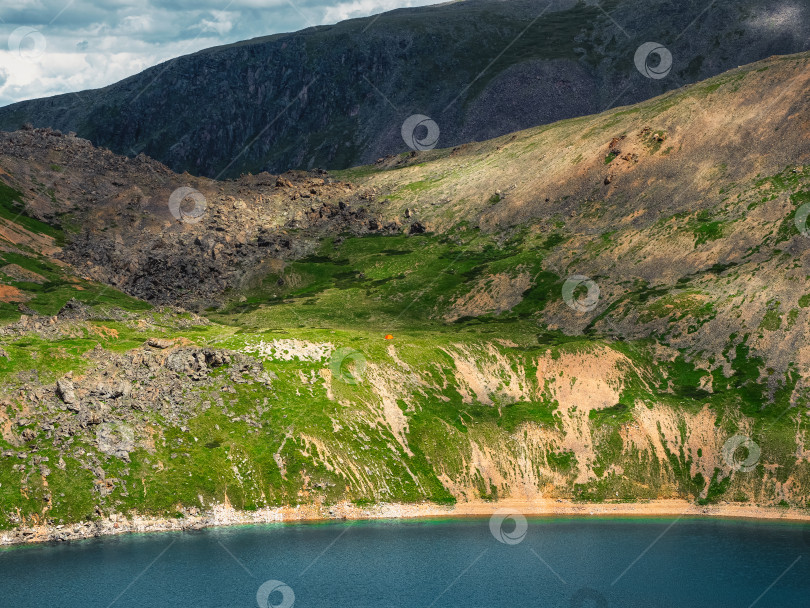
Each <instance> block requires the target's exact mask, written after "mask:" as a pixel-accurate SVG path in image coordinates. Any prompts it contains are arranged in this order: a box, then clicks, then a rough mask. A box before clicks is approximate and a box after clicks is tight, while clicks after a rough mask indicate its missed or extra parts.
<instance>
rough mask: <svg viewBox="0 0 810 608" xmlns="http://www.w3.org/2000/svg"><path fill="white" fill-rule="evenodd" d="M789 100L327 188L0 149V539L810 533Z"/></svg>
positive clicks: (805, 156)
mask: <svg viewBox="0 0 810 608" xmlns="http://www.w3.org/2000/svg"><path fill="white" fill-rule="evenodd" d="M808 80H810V54H807V53H805V54H800V55H794V56H789V57H775V58H771V59H769V60H766V61H762V62H758V63H756V64H753V65H749V66H744V67H742V68H739V69H736V70H733V71H731V72H729V73H726V74H723V75H721V76H718V77H716V78H713V79H710V80H708V81H706V82H702V83H699V84H696V85H694V86H690V87H686V88H684V89H680V90H678V91H673V92H670V93H667V94H665V95H663V96H660V97H658V98H655V99H651V100H649V101H646V102H643V103H641V104H637V105H635V106H629V107H623V108H618V109H615V110H610V111H608V112H605V113H602V114H598V115H594V116H588V117H584V118H579V119H573V120H569V121H563V122H560V123H555V124H553V125H548V126H544V127H537V128H533V129H529V130H526V131H523V132H519V133H515V134H513V135H509V136H505V137H502V138H498V139H495V140H491V141H487V142H482V143H479V144H470V145H467V146H461V147H458V148H456V149H442V150H433V151H430V152H423V153H414V154H403V155H400V156H398V157H392V158H388V159H385V160H383V161H381V162H380V163H379V164H376V165H373V166H365V167H358V168H354V169H350V170H347V171H345V172H339V173H337V174H331V175H329V174H323V173H318V174H314V173H312V174H303V173H291V174H288V175H286V176H279V177H275V176H270V175H259V176H248V177H244V178H242V179H240V180H238V181H227V182H214V181H212V180H207V179H205V178H193V177H191V176H188V175H177V174H174V173H172V172H171V171H169V170H168V169H166V168H165V167H163V166H162V165H160V164H159V163H157V162H155V161H152V160H150V159H147V158H144V157H141V158H138V159H125V158H121V157H117V156H115V155H113V154H111V153H109V152H106V151H103V150H96V149H93V148H92V147H91V146H90V145H89V143H88V142H85V141H82V140H79V139H77V138H74V137H65V136H60V135H57V134H54V133H53V132H51V131H36V130H27V131H21V132H17V133H13V134H6V135H3V137H2V138H0V168H2V170H3V173H2V174H0V179H2V181H3V182H4V183H5V184H6V187H5V189H4V190H3V191H2V193H1V194H3V196H4V198H3V199H2V200H3V207H2V209H4V210H5V211H4V212H3V213H4V215H2V217H0V226H2V228H3V231H2V232H0V236H1V237H2V238H3V240H2V241H0V258H2V260H3V261H2V263H1V264H0V273H2V274H0V281H2V287H4V288H6V290H5V291H0V293H5V294H8V293H11V292H9V291H8V289H7V288H11V289H13V290H16V295H17V296H18V298H17V299H16V300H10V299H9V298H6V299H7V300H10V301H7V302H6V303H5V304H4V305H3V307H2V308H0V310H2V312H3V315H4V319H5V320H6V321H7V324H6V325H5V326H3V327H2V328H0V349H2V351H0V374H2V376H1V377H2V382H1V383H0V399H1V400H2V403H3V405H4V407H3V408H0V433H1V436H0V446H2V450H0V527H2V528H6V529H10V528H15V529H17V530H16V531H15V532H12V533H9V535H8V536H6V537H5V538H6V539H7V540H6V541H4V542H11V541H15V542H17V541H21V540H25V539H26V538H46V537H47V538H70V537H72V536H73V535H74V533H75V534H79V533H86V534H92V533H95V532H101V531H107V530H111V529H113V526H114V523H118V524H119V526H123V529H130V526H133V527H134V524H130V523H128V522H127V519H128V518H133V517H135V516H136V515H137V514H147V515H160V516H163V517H181V518H182V517H186V516H191V515H193V514H198V513H200V512H203V513H211V512H213V510H215V509H216V508H219V507H221V506H222V505H233V506H235V507H236V508H240V509H248V510H254V509H258V508H260V507H264V506H290V505H303V506H304V507H305V508H313V509H316V510H321V511H319V512H322V513H323V514H324V515H325V516H327V515H328V513H329V510H330V509H331V508H332V506H333V505H336V504H338V503H341V502H342V501H352V502H354V503H355V504H356V505H361V506H362V505H368V504H370V503H378V502H419V501H422V500H429V501H432V502H434V503H440V504H450V503H453V502H457V501H458V502H466V501H480V500H487V501H494V500H498V499H503V498H514V499H521V500H535V499H539V498H553V499H560V500H564V499H565V500H572V501H577V502H581V503H592V502H610V501H617V500H620V501H633V500H635V501H639V500H647V499H655V498H683V499H687V500H690V501H693V502H696V503H699V504H715V503H735V504H741V505H754V504H756V505H764V506H771V507H775V506H777V505H779V506H781V507H785V506H790V507H793V508H794V509H795V510H797V511H794V512H802V513H807V509H808V508H810V505H809V504H808V496H810V437H808V432H807V425H808V418H810V416H808V414H809V413H810V409H808V407H810V350H808V348H807V346H806V345H807V343H808V334H810V284H809V281H810V237H808V236H807V231H806V230H805V229H804V228H805V225H804V224H802V220H805V221H806V220H807V217H808V216H810V163H808V160H810V144H808V142H810V137H808V131H810V101H808V99H807V97H806V95H805V92H806V90H807V84H808ZM765 91H767V92H768V93H769V94H768V95H764V94H763V92H765ZM78 149H81V150H82V153H81V154H76V151H77V150H78ZM77 158H78V160H77ZM735 159H737V161H738V162H736V163H735V162H734V161H735ZM71 163H73V164H71ZM93 179H95V181H93ZM316 180H320V182H316ZM186 184H190V185H191V186H192V187H194V188H197V189H198V190H199V191H200V192H202V193H204V195H205V198H206V200H207V207H206V209H205V211H204V213H203V215H202V216H201V218H200V219H199V220H197V218H196V217H194V218H193V219H194V221H183V219H182V217H181V218H179V219H175V218H173V216H172V213H171V212H170V209H169V199H170V197H171V193H172V192H173V190H174V189H175V188H177V187H182V186H183V185H186ZM361 208H362V211H361ZM329 210H333V211H334V213H332V211H329ZM335 210H336V211H335ZM21 212H24V213H25V215H20V213H21ZM805 212H807V215H805ZM285 214H286V215H285ZM262 228H263V229H264V230H261V229H262ZM20 235H25V237H26V239H27V240H23V239H22V237H21V236H20ZM239 235H241V238H238V237H239ZM282 239H286V240H287V241H289V242H290V243H291V246H290V247H284V246H281V240H282ZM261 243H269V245H265V246H260V244H261ZM203 244H205V245H204V246H203ZM275 244H279V248H278V250H276V249H275ZM209 245H210V246H209ZM167 256H168V257H167ZM144 268H147V269H148V271H146V272H145V271H144ZM178 269H181V270H182V272H178ZM26 271H27V272H26ZM31 273H36V274H37V275H39V278H37V276H35V275H33V274H31ZM184 273H185V275H186V276H187V277H190V278H189V279H188V280H187V283H185V284H182V285H176V284H175V283H176V282H177V280H179V278H180V277H181V276H183V274H184ZM207 275H210V276H212V277H214V278H215V280H213V281H211V280H209V279H208V278H207ZM147 279H148V280H147ZM572 279H573V282H572V281H571V280H572ZM102 281H103V282H106V283H108V284H114V285H120V286H121V288H122V289H124V290H129V291H130V292H131V293H133V294H136V295H143V296H148V297H149V298H150V300H152V301H153V302H155V303H157V304H164V303H166V302H174V303H178V302H190V303H191V304H195V305H197V306H198V307H199V308H198V309H197V311H196V312H194V313H192V312H187V311H183V310H180V309H176V308H172V307H170V306H158V307H153V306H152V305H150V304H149V303H147V302H144V301H142V300H137V299H134V298H131V297H130V296H127V295H125V294H123V293H121V292H120V291H117V290H116V289H115V288H114V287H108V288H106V289H105V288H104V287H103V285H102V284H101V282H102ZM145 286H150V287H149V288H148V289H147V287H145ZM594 290H595V291H594ZM190 296H193V297H190ZM20 298H22V299H24V300H25V301H21V300H20ZM71 298H73V299H71ZM203 303H206V304H203ZM204 305H210V307H209V308H208V309H207V310H206V309H204V308H203V306H204ZM20 308H23V310H19V309H20ZM15 310H16V312H15ZM21 313H24V314H22V315H21ZM338 512H339V511H338ZM212 517H213V516H212ZM81 520H86V521H87V522H88V523H85V524H82V526H78V525H77V526H75V527H71V528H70V529H64V528H63V529H57V528H55V527H53V526H56V525H61V524H66V523H71V524H73V523H75V522H78V521H81ZM42 524H49V525H50V526H52V527H47V528H45V532H43V534H42V536H39V537H37V536H36V535H34V533H33V532H31V529H32V528H33V527H35V526H39V525H42ZM76 530H78V531H79V532H74V531H76ZM82 531H83V532H82Z"/></svg>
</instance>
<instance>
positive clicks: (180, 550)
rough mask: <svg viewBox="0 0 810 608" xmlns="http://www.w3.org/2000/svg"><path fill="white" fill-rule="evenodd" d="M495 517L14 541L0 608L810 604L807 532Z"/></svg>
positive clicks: (3, 567) (3, 568)
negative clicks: (521, 522)
mask: <svg viewBox="0 0 810 608" xmlns="http://www.w3.org/2000/svg"><path fill="white" fill-rule="evenodd" d="M489 523H490V522H489V520H487V519H469V520H455V521H446V520H441V521H407V522H393V521H383V522H358V523H354V524H352V523H328V524H297V525H273V526H250V527H240V528H223V529H212V530H204V531H201V532H183V533H165V534H144V535H130V536H122V537H116V538H103V539H92V540H87V541H79V542H73V543H68V544H59V545H47V546H28V547H12V548H7V549H4V550H2V551H0V606H2V607H3V608H6V607H8V608H24V607H28V606H31V607H34V606H36V607H40V606H59V607H60V608H92V607H100V608H112V607H113V606H114V607H117V608H135V607H138V608H143V607H150V608H151V607H163V606H165V607H167V608H168V607H171V608H182V607H185V606H189V607H212V608H226V607H245V608H254V607H256V606H258V605H259V604H258V601H257V592H259V596H260V597H259V598H258V599H260V600H262V602H263V606H262V608H265V607H266V606H281V607H283V608H291V607H292V606H293V605H294V606H296V608H304V607H333V608H344V607H345V608H362V607H374V608H400V607H407V608H410V607H419V608H431V607H445V606H457V607H464V608H474V607H487V608H492V607H496V608H497V607H501V606H503V607H523V606H527V607H528V606H532V607H538V608H545V607H548V608H552V607H565V608H570V607H576V608H587V607H594V608H596V607H600V608H602V607H608V606H610V607H614V606H615V607H622V608H634V607H639V608H653V607H654V608H668V607H672V608H689V607H699V606H706V607H711V608H723V607H729V608H731V607H734V608H747V607H751V606H752V605H753V606H755V607H757V608H765V607H768V606H772V607H775V606H779V607H785V606H787V607H791V608H799V607H803V606H810V532H808V528H807V527H806V526H801V525H798V524H785V523H740V522H731V521H707V520H689V519H680V520H674V519H669V520H667V519H649V520H617V519H599V520H593V519H587V520H585V519H573V520H572V519H565V520H562V519H530V520H529V521H528V528H527V529H526V531H525V536H523V535H522V534H520V532H522V531H521V530H516V531H515V532H518V533H517V534H515V533H513V532H512V529H514V527H515V523H514V522H513V521H511V520H507V521H506V522H505V523H504V526H503V528H502V529H503V530H504V531H505V535H504V536H501V540H506V542H500V541H499V540H498V539H497V538H496V537H495V535H493V533H492V532H491V530H490V525H489ZM510 526H511V528H510ZM497 529H498V528H496V530H497ZM509 543H513V544H509ZM268 581H279V582H278V583H272V582H268ZM282 583H283V586H281V587H279V585H282ZM274 587H275V590H272V589H273V588H274ZM763 594H764V595H763Z"/></svg>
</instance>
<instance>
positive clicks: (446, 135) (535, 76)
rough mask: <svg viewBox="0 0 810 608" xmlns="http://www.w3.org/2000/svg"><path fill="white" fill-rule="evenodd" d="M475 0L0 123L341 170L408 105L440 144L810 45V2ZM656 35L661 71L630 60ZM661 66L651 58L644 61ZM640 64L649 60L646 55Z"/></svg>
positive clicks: (184, 158) (221, 54) (0, 115)
mask: <svg viewBox="0 0 810 608" xmlns="http://www.w3.org/2000/svg"><path fill="white" fill-rule="evenodd" d="M705 9H706V7H705V6H704V3H700V2H677V3H673V2H669V1H664V0H656V1H654V2H649V1H641V0H610V1H608V2H602V3H601V5H600V6H596V5H594V4H593V3H590V2H589V3H585V2H575V1H574V0H554V1H552V2H551V3H549V4H547V3H545V2H537V1H534V0H516V1H511V2H494V1H491V0H473V1H470V0H468V1H465V2H458V3H448V4H443V5H439V6H433V7H425V8H418V9H403V10H397V11H392V12H390V13H385V14H383V15H382V16H379V17H372V18H369V19H356V20H351V21H347V22H343V23H339V24H337V25H334V26H324V27H317V28H310V29H307V30H304V31H301V32H297V33H293V34H283V35H276V36H271V37H268V38H259V39H255V40H250V41H246V42H242V43H239V44H234V45H229V46H224V47H219V48H213V49H209V50H206V51H202V52H199V53H195V54H193V55H189V56H185V57H180V58H178V59H175V60H172V61H169V62H167V63H165V64H162V65H159V66H156V67H154V68H151V69H149V70H146V71H144V72H143V73H141V74H138V75H136V76H133V77H131V78H128V79H126V80H123V81H121V82H119V83H117V84H115V85H112V86H109V87H106V88H103V89H100V90H95V91H84V92H82V93H81V96H76V95H72V94H71V95H61V96H57V97H53V98H48V99H40V100H35V101H29V102H23V103H19V104H14V105H12V106H8V107H6V108H2V109H0V128H4V129H7V130H14V129H18V128H19V127H20V126H21V125H23V124H24V123H26V122H30V123H32V124H34V125H35V126H38V127H52V128H55V129H60V130H62V131H75V132H77V133H78V134H79V135H80V136H81V137H84V138H87V139H89V140H90V141H92V142H93V143H94V144H96V145H97V146H101V147H105V148H109V149H111V150H113V151H115V152H117V153H119V154H125V155H128V156H136V155H137V154H138V153H141V152H142V153H145V154H147V155H149V156H150V157H152V158H155V159H158V160H160V161H162V162H164V163H165V164H166V165H168V166H169V167H170V168H172V169H174V170H175V171H178V172H182V171H188V172H190V173H192V174H195V175H204V176H208V177H222V176H224V177H234V176H239V175H241V174H242V173H244V172H252V173H259V172H261V171H270V172H281V171H285V170H288V169H293V168H298V169H311V168H314V167H324V168H328V169H340V168H346V167H349V166H353V165H357V164H363V163H368V162H373V161H374V160H375V159H376V158H378V157H381V156H385V155H387V154H391V153H396V152H400V151H403V150H407V148H406V146H405V144H404V142H403V138H402V135H401V127H402V125H403V122H404V121H405V119H406V118H407V117H409V116H411V115H413V114H423V115H427V116H429V117H431V118H432V119H433V120H434V121H435V122H436V124H437V125H438V127H439V131H440V136H439V145H440V146H441V147H447V146H454V145H458V144H461V143H465V142H470V141H481V140H484V139H488V138H491V137H495V136H498V135H502V134H504V133H509V132H512V131H515V130H518V129H524V128H527V127H531V126H535V125H539V124H546V123H550V122H553V121H556V120H560V119H564V118H570V117H574V116H582V115H585V114H591V113H595V112H599V111H601V110H603V109H605V108H607V107H612V106H616V105H624V104H629V103H633V102H637V101H640V100H642V99H646V98H649V97H652V96H654V95H657V94H660V93H662V92H664V91H666V90H669V89H672V88H675V87H678V86H682V85H683V84H687V83H689V82H695V81H697V80H700V79H703V78H706V77H709V76H712V75H715V74H718V73H720V72H722V71H724V70H727V69H730V68H733V67H736V66H737V65H741V64H744V63H749V62H752V61H756V60H758V59H762V58H764V57H767V56H769V55H772V54H787V53H795V52H799V51H802V50H807V49H808V40H810V30H809V29H808V28H810V19H808V16H807V15H806V11H807V10H808V9H807V7H806V5H804V4H803V3H799V2H793V1H785V2H780V3H772V2H763V1H760V0H745V1H744V2H739V1H737V0H718V1H717V2H714V3H712V6H711V7H710V8H709V9H708V10H705ZM649 41H655V42H658V43H660V44H662V45H664V46H665V47H666V48H667V50H668V51H669V52H670V53H671V55H672V67H671V71H670V72H669V73H667V76H666V77H665V78H661V79H658V78H649V77H647V76H645V75H642V74H641V72H640V71H639V70H638V69H637V68H636V66H635V65H634V54H635V53H636V50H637V49H638V47H639V46H640V45H641V44H643V43H645V42H649ZM651 61H652V62H653V63H654V62H655V60H654V59H651ZM645 65H646V64H645Z"/></svg>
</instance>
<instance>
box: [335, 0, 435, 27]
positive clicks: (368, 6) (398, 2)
mask: <svg viewBox="0 0 810 608" xmlns="http://www.w3.org/2000/svg"><path fill="white" fill-rule="evenodd" d="M428 4H436V2H435V0H351V2H339V3H338V4H335V5H334V6H328V7H325V10H324V14H323V20H322V21H321V23H335V22H336V21H343V20H345V19H354V18H356V17H365V16H366V15H374V14H376V13H382V12H385V11H390V10H393V9H395V8H404V7H410V6H425V5H428Z"/></svg>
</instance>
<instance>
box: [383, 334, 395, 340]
mask: <svg viewBox="0 0 810 608" xmlns="http://www.w3.org/2000/svg"><path fill="white" fill-rule="evenodd" d="M385 339H386V340H393V339H394V336H392V335H391V334H385Z"/></svg>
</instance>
